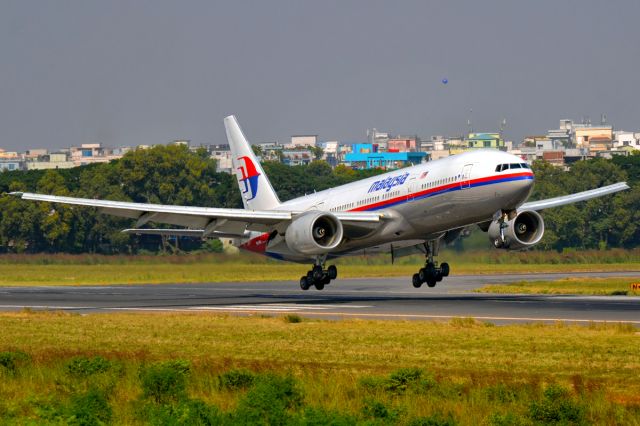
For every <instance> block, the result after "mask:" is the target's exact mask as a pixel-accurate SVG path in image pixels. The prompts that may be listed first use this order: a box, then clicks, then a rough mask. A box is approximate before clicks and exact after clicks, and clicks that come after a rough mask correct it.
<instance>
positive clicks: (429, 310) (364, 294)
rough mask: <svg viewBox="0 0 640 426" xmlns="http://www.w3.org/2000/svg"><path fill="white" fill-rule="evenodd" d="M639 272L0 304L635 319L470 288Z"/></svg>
mask: <svg viewBox="0 0 640 426" xmlns="http://www.w3.org/2000/svg"><path fill="white" fill-rule="evenodd" d="M578 276H582V277H594V278H596V277H621V276H624V277H638V281H640V272H612V273H573V274H510V275H459V276H450V277H447V278H445V280H444V281H443V282H442V283H439V284H438V285H437V286H436V287H435V288H429V287H427V286H426V285H424V286H423V287H422V288H419V289H415V288H413V287H412V286H411V284H410V280H409V278H384V279H382V278H381V279H371V278H368V279H343V280H341V279H338V280H336V281H334V282H333V283H332V284H331V285H329V286H326V287H325V289H324V290H322V291H318V290H315V289H313V288H312V289H310V290H308V291H302V290H300V288H299V287H298V284H297V282H295V281H271V282H252V283H208V284H154V285H112V286H82V287H63V286H59V287H51V286H46V287H45V286H42V287H0V310H3V311H16V310H21V309H25V308H29V309H34V310H41V309H42V310H64V311H75V312H81V313H90V312H123V311H177V312H228V313H237V314H254V313H260V314H268V315H269V314H271V315H280V314H285V313H297V314H300V315H302V316H308V317H322V318H327V319H339V318H363V319H409V320H411V319H415V320H434V319H435V320H437V319H443V320H446V319H449V318H453V317H474V318H477V319H479V320H485V321H491V322H494V323H498V324H500V323H510V322H537V321H542V322H555V321H570V322H577V323H589V322H592V321H594V322H604V321H607V322H618V321H620V322H630V323H634V324H640V297H629V296H557V295H496V294H479V293H472V292H471V291H472V290H473V289H475V288H478V287H481V286H483V285H486V284H506V283H509V282H514V281H521V280H553V279H560V278H566V277H578Z"/></svg>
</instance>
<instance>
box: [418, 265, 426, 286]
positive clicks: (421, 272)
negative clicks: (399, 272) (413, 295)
mask: <svg viewBox="0 0 640 426" xmlns="http://www.w3.org/2000/svg"><path fill="white" fill-rule="evenodd" d="M416 275H418V278H420V283H424V282H426V281H427V270H426V269H425V268H420V270H419V271H418V273H417V274H416Z"/></svg>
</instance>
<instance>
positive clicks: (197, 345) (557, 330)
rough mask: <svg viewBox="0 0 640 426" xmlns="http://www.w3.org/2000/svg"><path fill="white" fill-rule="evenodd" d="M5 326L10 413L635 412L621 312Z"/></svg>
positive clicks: (45, 321)
mask: <svg viewBox="0 0 640 426" xmlns="http://www.w3.org/2000/svg"><path fill="white" fill-rule="evenodd" d="M0 330H2V340H1V341H0V354H3V353H4V354H6V353H11V354H18V355H16V356H15V357H13V358H14V367H13V369H12V370H11V371H9V369H6V368H4V367H2V366H0V376H1V377H0V379H1V380H0V420H1V421H0V423H3V424H12V423H13V424H25V423H32V424H47V423H52V424H60V423H73V422H74V421H75V422H79V419H85V420H86V419H103V420H104V419H107V420H108V421H111V422H113V423H115V424H144V423H145V422H146V421H151V420H156V421H157V422H158V424H166V423H169V421H170V419H171V418H173V417H172V416H174V417H175V416H178V415H180V416H183V418H192V417H189V416H195V415H198V416H200V417H201V418H208V419H218V420H217V421H220V422H222V421H224V422H230V423H231V422H236V423H238V424H242V423H245V424H247V422H248V420H247V419H251V418H253V419H256V418H258V419H277V418H282V417H288V418H289V420H290V422H291V424H305V422H306V424H309V422H310V421H311V419H316V420H318V419H324V420H322V421H318V423H316V424H325V423H327V419H328V418H333V419H341V421H343V422H342V423H340V422H337V420H336V423H335V424H351V423H349V422H348V421H347V420H353V421H354V422H357V423H365V422H372V421H374V422H377V423H375V424H401V425H405V424H407V425H408V424H412V422H413V421H417V419H420V418H422V421H423V422H424V423H422V424H447V423H446V422H450V423H449V424H451V422H453V423H459V424H465V425H467V424H468V425H475V424H505V423H500V421H501V420H502V421H504V420H505V419H507V420H508V419H516V420H517V421H518V422H522V424H534V423H536V422H543V420H544V419H545V418H546V419H547V420H548V417H549V416H551V417H554V416H556V417H557V416H560V417H562V416H565V418H569V419H571V418H574V417H572V416H577V417H575V418H577V419H578V420H579V421H580V422H582V423H585V424H586V423H598V424H640V397H638V395H640V379H639V378H638V375H637V371H638V368H640V354H639V353H638V345H639V344H640V335H639V332H638V329H637V328H635V327H633V326H629V325H625V324H616V325H613V324H611V325H606V324H605V325H601V324H592V325H590V326H586V327H585V326H572V325H567V324H561V323H560V324H555V325H509V326H501V327H495V326H491V325H489V324H483V323H480V322H477V321H475V320H473V319H456V320H453V321H450V322H447V323H443V322H418V321H399V322H393V321H389V322H387V321H362V320H353V321H320V320H314V319H309V318H305V319H304V321H302V322H296V321H294V322H291V321H288V320H285V319H283V318H282V317H274V318H264V317H232V316H220V315H210V314H173V313H161V314H160V313H159V314H147V313H145V314H142V313H139V314H129V313H123V314H109V315H100V314H96V315H76V314H64V313H34V312H22V313H13V314H12V313H5V314H0ZM5 358H12V357H11V356H8V357H7V356H5ZM13 358H12V359H13ZM2 359H3V358H2V356H0V361H1V360H2ZM0 365H1V363H0ZM252 416H253V417H252ZM255 416H257V417H255ZM274 416H275V417H274ZM545 416H547V417H545ZM220 419H222V420H220ZM427 419H431V420H432V421H435V420H438V421H440V423H427ZM345 422H346V423H345ZM443 422H444V423H443ZM513 423H514V422H513V421H512V422H511V423H506V424H513ZM89 424H91V423H89ZM204 424H206V423H204ZM368 424H371V423H368ZM413 424H419V423H413Z"/></svg>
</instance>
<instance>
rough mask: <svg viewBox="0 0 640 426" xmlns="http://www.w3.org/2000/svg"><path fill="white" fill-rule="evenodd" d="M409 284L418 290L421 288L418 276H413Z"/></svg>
mask: <svg viewBox="0 0 640 426" xmlns="http://www.w3.org/2000/svg"><path fill="white" fill-rule="evenodd" d="M411 283H412V284H413V286H414V287H415V288H420V287H421V286H422V280H421V279H420V274H413V278H412V279H411Z"/></svg>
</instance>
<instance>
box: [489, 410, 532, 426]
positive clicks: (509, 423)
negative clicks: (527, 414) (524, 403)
mask: <svg viewBox="0 0 640 426" xmlns="http://www.w3.org/2000/svg"><path fill="white" fill-rule="evenodd" d="M528 423H529V422H528V421H526V419H523V418H522V417H519V416H517V415H515V414H513V413H506V414H500V413H493V414H492V415H491V416H489V418H488V419H487V424H489V425H490V426H520V425H526V424H528Z"/></svg>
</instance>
